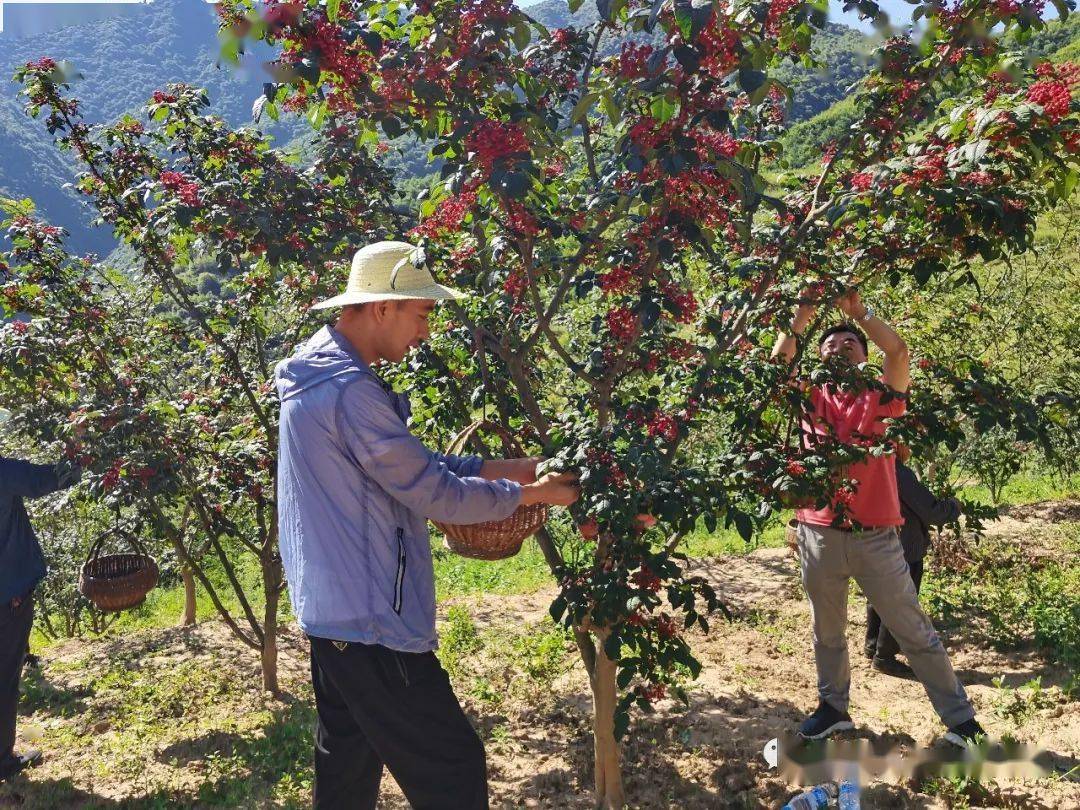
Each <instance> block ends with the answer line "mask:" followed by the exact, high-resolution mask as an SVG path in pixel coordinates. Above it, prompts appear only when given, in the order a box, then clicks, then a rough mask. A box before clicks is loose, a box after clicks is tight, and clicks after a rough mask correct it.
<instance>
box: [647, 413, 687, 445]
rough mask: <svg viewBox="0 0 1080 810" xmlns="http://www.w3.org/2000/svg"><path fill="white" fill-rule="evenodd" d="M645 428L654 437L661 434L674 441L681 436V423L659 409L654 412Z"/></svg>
mask: <svg viewBox="0 0 1080 810" xmlns="http://www.w3.org/2000/svg"><path fill="white" fill-rule="evenodd" d="M645 429H646V430H647V431H648V433H649V435H650V436H652V437H654V438H655V437H657V436H659V437H661V438H662V439H665V440H667V441H669V442H673V441H675V439H677V438H678V437H679V423H678V422H677V421H676V420H675V417H674V416H669V415H668V414H666V413H660V412H659V411H658V412H656V413H655V414H653V417H652V419H650V420H649V424H648V425H646V426H645Z"/></svg>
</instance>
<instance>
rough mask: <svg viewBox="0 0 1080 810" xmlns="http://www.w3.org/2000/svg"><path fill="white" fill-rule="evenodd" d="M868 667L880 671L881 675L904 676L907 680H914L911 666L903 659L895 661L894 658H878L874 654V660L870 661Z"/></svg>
mask: <svg viewBox="0 0 1080 810" xmlns="http://www.w3.org/2000/svg"><path fill="white" fill-rule="evenodd" d="M870 668H871V669H873V670H876V671H878V672H880V673H881V674H882V675H891V676H892V677H894V678H904V679H905V680H908V681H914V680H915V673H914V671H912V669H911V667H909V666H908V665H907V664H905V663H904V662H903V661H897V660H896V659H895V658H878V657H877V656H875V657H874V660H873V661H871V662H870Z"/></svg>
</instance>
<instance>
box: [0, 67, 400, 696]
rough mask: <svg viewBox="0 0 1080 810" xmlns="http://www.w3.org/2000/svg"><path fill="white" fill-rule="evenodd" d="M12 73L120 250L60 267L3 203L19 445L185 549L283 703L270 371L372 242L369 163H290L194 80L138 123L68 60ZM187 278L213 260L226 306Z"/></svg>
mask: <svg viewBox="0 0 1080 810" xmlns="http://www.w3.org/2000/svg"><path fill="white" fill-rule="evenodd" d="M15 78H16V80H17V81H21V82H22V83H23V84H24V91H23V92H24V94H25V96H26V98H27V109H28V111H29V113H30V114H31V115H33V116H35V117H37V116H38V115H40V114H41V113H45V124H46V126H47V128H48V130H49V131H50V132H51V133H53V134H54V135H55V136H56V138H57V141H58V143H59V145H60V147H61V148H64V149H68V150H71V151H72V152H73V153H74V154H75V156H76V157H77V159H78V161H79V163H80V164H81V166H82V168H83V172H82V173H81V174H80V176H79V178H78V180H77V182H76V184H75V185H76V188H77V189H78V191H79V192H81V193H82V194H83V195H85V197H86V198H87V199H88V201H89V202H90V203H91V204H93V205H94V206H96V207H97V209H98V211H99V212H100V214H101V218H102V220H103V221H104V222H105V223H107V224H108V225H109V226H111V227H112V228H113V230H114V232H115V233H116V235H117V237H118V238H119V239H120V240H121V241H122V243H123V244H124V246H125V248H126V249H127V253H128V255H129V256H130V257H131V258H130V259H129V260H128V262H127V266H126V267H122V268H121V267H117V266H114V264H113V263H110V262H108V261H100V260H98V259H97V257H93V256H73V255H70V254H69V253H68V252H67V250H66V249H65V247H64V244H63V239H64V234H63V232H62V230H61V229H60V228H57V227H55V226H51V225H48V224H46V223H44V222H41V221H39V220H38V219H36V218H35V216H34V211H33V206H32V203H31V202H30V201H7V202H4V203H3V206H2V210H3V216H4V225H5V226H6V228H7V234H8V237H9V239H10V240H11V250H10V252H8V253H6V254H0V285H2V286H0V302H2V305H3V312H4V313H5V314H6V315H9V316H14V315H18V316H19V317H18V319H16V320H13V321H12V322H11V323H9V324H8V325H7V326H6V328H4V329H3V330H2V331H0V353H2V354H3V355H4V357H5V362H4V364H3V371H2V372H0V401H2V402H3V403H4V407H6V408H8V409H9V410H10V411H11V412H12V415H13V416H12V425H13V427H14V428H15V429H16V430H17V431H18V432H19V433H20V434H21V435H22V436H24V437H25V438H27V439H30V440H32V441H33V443H34V444H35V445H45V446H57V445H59V446H60V447H61V448H62V450H63V452H64V453H65V454H66V455H67V456H68V457H71V458H75V459H78V460H79V461H80V462H81V463H82V465H83V466H84V468H85V471H86V474H85V475H84V480H83V482H82V484H81V485H80V487H79V489H78V491H77V493H78V497H80V498H82V499H84V500H86V501H88V502H92V503H97V504H100V505H104V506H106V507H108V510H109V511H113V512H115V514H116V521H117V523H118V524H119V525H121V526H124V527H125V528H126V530H127V531H129V532H135V533H138V534H139V535H141V536H142V537H143V538H144V540H157V541H158V546H159V549H158V550H161V549H164V550H167V551H168V552H170V553H171V554H174V555H175V556H176V558H177V561H178V563H179V564H180V566H181V568H182V569H184V570H185V571H186V572H187V574H188V575H189V576H190V577H191V578H193V579H196V580H198V582H199V584H200V585H201V586H202V587H203V589H204V591H205V592H206V594H207V596H208V598H209V599H210V600H211V601H212V602H213V604H214V607H215V608H216V610H217V611H218V612H219V613H220V615H221V616H222V618H223V619H224V621H225V622H226V624H227V625H228V626H229V628H230V629H231V630H232V631H233V632H234V633H235V635H236V636H237V637H238V638H239V639H240V640H241V641H243V642H244V643H245V644H247V645H248V646H250V647H251V648H253V649H254V650H256V651H257V652H258V653H259V655H260V660H261V665H262V676H263V684H264V686H265V687H266V688H267V689H269V690H270V691H273V692H276V691H277V690H278V678H277V633H278V622H279V619H278V610H279V602H280V597H281V594H282V590H283V587H284V582H283V577H282V568H281V561H280V558H279V556H278V542H277V520H276V505H275V504H276V501H275V491H276V487H275V478H276V463H275V458H276V444H277V422H278V418H277V396H276V394H275V393H274V391H273V381H272V374H273V366H274V363H275V361H276V360H277V359H279V358H280V357H281V356H282V353H283V352H284V351H285V350H286V347H288V346H291V345H293V344H294V343H295V342H296V341H297V340H298V336H299V335H300V333H301V332H302V330H304V329H305V328H306V319H305V318H304V314H305V313H306V311H307V308H308V307H307V305H308V304H309V303H310V302H311V301H312V300H313V299H315V298H316V297H318V296H321V295H325V294H326V292H327V289H328V288H327V286H326V283H325V278H324V273H325V275H326V276H327V277H331V276H333V275H336V274H338V273H339V272H340V270H341V268H342V267H343V266H344V263H345V262H347V260H348V258H349V256H350V255H351V250H352V246H354V245H355V244H357V243H358V242H364V241H368V240H370V239H372V238H377V237H378V235H380V234H383V233H384V232H385V228H384V227H383V225H382V224H381V223H382V221H383V220H384V219H388V218H389V216H390V214H389V213H388V212H389V210H390V208H389V206H388V204H387V203H386V202H385V201H384V200H383V199H382V195H381V194H380V193H378V192H375V191H373V189H377V188H379V187H380V182H379V178H380V170H379V169H378V167H377V166H375V165H374V164H373V162H372V161H371V160H370V159H368V160H364V159H362V158H358V156H357V154H356V151H355V149H354V147H353V144H352V141H351V139H350V140H348V141H347V142H345V141H342V139H341V138H340V137H339V136H340V134H341V133H337V134H336V135H335V133H327V136H326V137H325V138H324V139H323V140H322V143H321V148H320V150H319V157H318V159H317V160H316V161H315V162H314V164H313V165H312V166H310V167H308V168H306V169H303V170H301V169H299V168H298V167H296V166H295V165H293V161H291V160H290V159H289V157H288V156H287V155H285V154H283V153H280V152H277V151H274V150H272V149H271V148H270V143H269V139H268V138H267V137H266V136H264V135H263V134H262V133H260V132H258V131H257V130H254V129H240V130H233V129H230V128H229V127H228V126H227V125H226V124H225V123H224V122H223V121H221V120H220V119H218V118H215V117H213V116H210V115H207V114H206V107H207V103H208V102H207V97H206V94H205V93H204V92H203V91H201V90H198V89H196V88H193V87H189V86H186V85H173V86H170V87H168V88H166V89H163V90H160V91H157V92H156V93H155V94H154V96H153V98H152V99H150V100H149V101H148V103H147V106H146V109H145V120H146V123H143V121H142V120H139V119H136V118H133V117H130V116H125V117H123V118H122V119H121V120H119V121H117V122H115V123H113V124H109V125H102V126H90V125H88V124H87V123H86V122H85V121H84V120H83V118H82V117H81V112H80V108H79V103H78V100H77V99H75V98H71V97H69V96H68V95H67V90H68V89H69V88H70V81H71V72H70V69H68V68H66V67H65V66H64V65H62V64H58V63H57V62H56V61H55V60H53V59H51V58H42V59H40V60H37V61H35V62H33V63H30V64H28V65H26V66H25V67H24V68H22V69H20V70H19V71H18V73H17V74H16V77H15ZM346 145H347V148H345V147H346ZM193 266H201V267H211V268H213V270H214V272H215V273H216V278H218V279H220V286H221V294H220V295H208V294H206V293H205V292H204V291H201V290H200V285H199V279H198V278H197V277H196V276H195V275H194V274H193V272H192V267H193ZM326 268H330V269H331V271H332V272H327V270H326ZM186 584H187V585H188V586H190V585H191V583H190V581H189V582H187V583H186ZM188 590H189V596H190V595H191V588H190V587H189V588H188ZM260 602H261V604H260ZM188 608H189V609H190V608H191V605H190V604H189V605H188Z"/></svg>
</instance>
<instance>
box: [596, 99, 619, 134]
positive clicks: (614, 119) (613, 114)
mask: <svg viewBox="0 0 1080 810" xmlns="http://www.w3.org/2000/svg"><path fill="white" fill-rule="evenodd" d="M600 106H601V107H603V108H604V115H606V116H607V117H608V121H609V122H610V123H611V125H612V126H615V125H617V124H618V123H619V121H620V120H621V119H622V110H620V109H619V105H618V104H616V103H615V99H613V98H612V97H611V93H601V94H600Z"/></svg>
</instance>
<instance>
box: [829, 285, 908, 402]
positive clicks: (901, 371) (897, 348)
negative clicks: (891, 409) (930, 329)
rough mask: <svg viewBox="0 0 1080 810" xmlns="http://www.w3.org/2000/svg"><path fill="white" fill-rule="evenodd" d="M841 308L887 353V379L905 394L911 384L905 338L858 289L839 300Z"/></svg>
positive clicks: (885, 375) (885, 368)
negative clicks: (880, 316)
mask: <svg viewBox="0 0 1080 810" xmlns="http://www.w3.org/2000/svg"><path fill="white" fill-rule="evenodd" d="M836 305H837V306H838V307H839V308H840V311H841V312H843V313H844V314H845V315H847V316H848V317H849V318H851V319H852V320H853V321H855V322H856V323H858V324H859V326H861V327H862V328H863V329H864V330H865V331H866V336H867V337H868V338H869V339H870V341H871V342H872V343H873V344H874V345H875V346H877V347H878V348H879V349H881V351H882V352H883V353H884V355H885V362H884V364H883V370H884V374H883V375H882V376H883V379H884V380H885V384H886V385H888V386H889V387H890V388H891V389H893V390H894V391H898V392H900V393H904V392H906V391H907V390H908V387H909V386H910V385H911V360H910V357H909V355H908V347H907V344H906V343H905V342H904V339H903V338H902V337H900V335H898V334H897V333H896V330H895V329H893V328H892V327H891V326H889V325H888V324H887V323H885V321H883V320H881V318H879V317H877V316H876V315H874V314H873V312H872V311H871V310H869V309H868V308H867V307H866V305H865V304H864V303H863V302H862V299H861V298H860V297H859V292H858V290H851V291H850V292H848V293H847V294H846V295H843V296H841V297H840V298H838V299H837V300H836Z"/></svg>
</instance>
